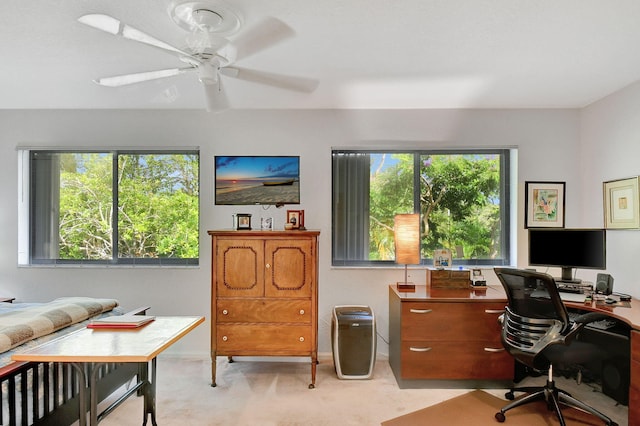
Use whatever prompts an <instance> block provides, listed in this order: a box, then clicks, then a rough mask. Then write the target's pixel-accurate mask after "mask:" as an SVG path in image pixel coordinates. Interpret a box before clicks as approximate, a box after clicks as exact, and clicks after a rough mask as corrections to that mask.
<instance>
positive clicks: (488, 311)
mask: <svg viewBox="0 0 640 426" xmlns="http://www.w3.org/2000/svg"><path fill="white" fill-rule="evenodd" d="M484 313H485V314H504V309H485V310H484Z"/></svg>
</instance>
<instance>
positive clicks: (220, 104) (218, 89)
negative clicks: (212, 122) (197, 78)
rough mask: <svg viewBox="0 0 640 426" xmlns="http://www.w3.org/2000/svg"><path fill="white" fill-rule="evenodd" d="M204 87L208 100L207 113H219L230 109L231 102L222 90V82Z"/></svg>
mask: <svg viewBox="0 0 640 426" xmlns="http://www.w3.org/2000/svg"><path fill="white" fill-rule="evenodd" d="M203 86H204V93H205V96H206V100H207V111H209V112H215V113H218V112H222V111H225V110H227V109H229V100H228V99H227V95H226V93H225V92H224V91H223V90H222V82H221V81H220V80H218V82H217V83H216V84H203Z"/></svg>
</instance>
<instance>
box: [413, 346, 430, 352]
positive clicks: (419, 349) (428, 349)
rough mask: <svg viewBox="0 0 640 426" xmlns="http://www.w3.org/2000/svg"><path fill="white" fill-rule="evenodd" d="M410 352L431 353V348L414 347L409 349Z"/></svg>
mask: <svg viewBox="0 0 640 426" xmlns="http://www.w3.org/2000/svg"><path fill="white" fill-rule="evenodd" d="M409 350H410V351H412V352H429V351H430V350H431V348H414V347H413V346H411V347H409Z"/></svg>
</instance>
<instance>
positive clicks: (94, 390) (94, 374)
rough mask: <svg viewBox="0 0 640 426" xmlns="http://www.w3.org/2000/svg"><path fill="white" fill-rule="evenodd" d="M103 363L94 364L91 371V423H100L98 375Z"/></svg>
mask: <svg viewBox="0 0 640 426" xmlns="http://www.w3.org/2000/svg"><path fill="white" fill-rule="evenodd" d="M101 365H103V364H92V365H91V371H90V373H89V395H90V401H89V425H90V426H97V425H98V384H97V383H98V375H99V371H100V366H101Z"/></svg>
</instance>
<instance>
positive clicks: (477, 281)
mask: <svg viewBox="0 0 640 426" xmlns="http://www.w3.org/2000/svg"><path fill="white" fill-rule="evenodd" d="M471 285H472V286H473V287H486V286H487V280H485V279H484V275H482V270H481V269H472V270H471Z"/></svg>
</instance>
